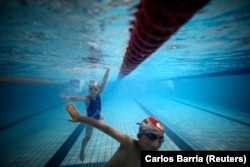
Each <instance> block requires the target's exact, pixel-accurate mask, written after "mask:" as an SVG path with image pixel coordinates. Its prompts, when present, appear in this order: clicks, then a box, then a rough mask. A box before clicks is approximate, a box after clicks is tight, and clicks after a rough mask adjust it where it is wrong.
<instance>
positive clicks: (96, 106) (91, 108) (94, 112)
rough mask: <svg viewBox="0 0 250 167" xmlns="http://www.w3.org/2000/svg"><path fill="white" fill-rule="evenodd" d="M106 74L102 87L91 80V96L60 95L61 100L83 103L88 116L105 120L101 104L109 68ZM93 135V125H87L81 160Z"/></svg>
mask: <svg viewBox="0 0 250 167" xmlns="http://www.w3.org/2000/svg"><path fill="white" fill-rule="evenodd" d="M105 69H106V73H105V75H104V77H103V80H102V83H101V85H99V83H98V82H97V81H96V80H91V81H90V82H89V94H88V95H86V96H64V95H60V97H61V98H63V99H66V100H73V101H83V102H84V104H85V106H86V108H87V116H88V117H91V118H94V119H96V120H101V119H102V118H103V116H102V114H101V109H102V105H101V104H102V103H101V94H102V92H103V90H104V88H105V85H106V81H107V79H108V76H109V71H110V69H109V68H105ZM92 133H93V127H92V126H91V125H88V124H87V125H86V131H85V137H84V139H83V141H82V147H81V152H80V155H79V158H80V160H82V161H83V160H84V152H85V148H86V146H87V144H88V142H89V139H90V138H91V136H92Z"/></svg>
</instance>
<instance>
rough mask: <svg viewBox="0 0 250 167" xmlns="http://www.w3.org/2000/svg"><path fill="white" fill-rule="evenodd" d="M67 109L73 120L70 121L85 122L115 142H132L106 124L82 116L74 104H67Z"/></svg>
mask: <svg viewBox="0 0 250 167" xmlns="http://www.w3.org/2000/svg"><path fill="white" fill-rule="evenodd" d="M65 109H66V111H68V113H69V115H70V116H71V118H70V119H69V121H71V122H83V123H87V124H89V125H92V126H94V127H95V128H97V129H99V130H101V131H102V132H104V133H106V134H107V135H109V136H110V137H112V138H114V139H115V140H117V141H118V142H120V143H123V144H125V143H127V142H128V140H132V138H130V137H128V136H127V135H124V134H122V133H120V132H119V131H117V130H115V129H114V128H112V127H110V126H108V125H106V124H104V123H103V122H102V121H99V120H96V119H93V118H90V117H86V116H82V115H80V114H79V112H78V111H77V109H76V108H75V106H74V105H73V104H67V105H66V107H65Z"/></svg>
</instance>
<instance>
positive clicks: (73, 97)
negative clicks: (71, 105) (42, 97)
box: [59, 95, 87, 101]
mask: <svg viewBox="0 0 250 167" xmlns="http://www.w3.org/2000/svg"><path fill="white" fill-rule="evenodd" d="M59 96H60V97H61V98H62V99H65V100H73V101H85V100H86V99H87V97H86V96H64V95H59Z"/></svg>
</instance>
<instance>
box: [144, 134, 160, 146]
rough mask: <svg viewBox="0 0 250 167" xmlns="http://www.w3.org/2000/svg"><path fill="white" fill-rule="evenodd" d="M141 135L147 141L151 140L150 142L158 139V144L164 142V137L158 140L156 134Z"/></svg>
mask: <svg viewBox="0 0 250 167" xmlns="http://www.w3.org/2000/svg"><path fill="white" fill-rule="evenodd" d="M143 134H144V135H146V136H147V138H148V139H149V140H151V141H153V140H156V139H159V143H160V144H162V143H163V142H164V137H163V136H161V137H159V138H158V136H157V135H156V134H154V133H143Z"/></svg>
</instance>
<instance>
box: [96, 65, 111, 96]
mask: <svg viewBox="0 0 250 167" xmlns="http://www.w3.org/2000/svg"><path fill="white" fill-rule="evenodd" d="M105 69H106V73H105V74H104V76H103V79H102V83H101V86H100V92H99V94H101V93H102V92H103V90H104V87H105V85H106V82H107V79H108V76H109V71H110V69H109V68H108V67H106V68H105Z"/></svg>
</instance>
